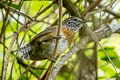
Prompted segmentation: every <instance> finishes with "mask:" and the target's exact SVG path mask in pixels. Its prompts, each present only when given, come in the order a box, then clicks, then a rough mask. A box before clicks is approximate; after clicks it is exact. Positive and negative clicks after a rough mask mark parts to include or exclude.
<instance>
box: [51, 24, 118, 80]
mask: <svg viewBox="0 0 120 80" xmlns="http://www.w3.org/2000/svg"><path fill="white" fill-rule="evenodd" d="M103 26H104V25H103ZM110 27H117V29H116V30H115V31H114V30H113V29H114V28H110ZM110 27H105V26H104V28H103V27H101V28H99V29H97V30H95V31H94V32H95V33H96V36H98V39H99V40H101V39H102V38H105V37H108V36H110V35H111V34H112V33H113V32H112V31H114V33H115V32H117V31H118V30H120V24H116V25H114V26H112V25H110ZM90 41H93V40H92V39H90V38H88V36H83V37H81V40H80V41H79V42H78V43H77V44H76V45H74V46H72V47H71V48H70V51H69V52H68V53H66V54H64V55H61V56H60V57H59V59H58V60H57V62H56V64H55V66H54V69H53V72H52V73H51V78H50V79H49V80H54V79H55V77H56V74H57V73H58V72H59V70H60V69H61V67H62V66H63V64H64V62H65V61H67V60H68V59H69V58H70V57H71V56H72V55H73V54H75V53H76V52H77V51H78V50H79V49H84V48H85V47H86V46H87V44H88V42H90Z"/></svg>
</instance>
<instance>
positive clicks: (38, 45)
mask: <svg viewBox="0 0 120 80" xmlns="http://www.w3.org/2000/svg"><path fill="white" fill-rule="evenodd" d="M82 24H83V23H82V19H81V18H78V17H70V18H67V19H66V20H64V21H63V22H62V27H61V32H60V39H59V42H58V48H57V54H60V53H62V52H64V51H65V50H66V49H67V48H68V47H69V46H70V45H71V43H72V41H73V40H74V37H75V34H76V33H77V32H78V30H79V29H80V28H81V27H82ZM57 28H58V25H57V26H53V27H48V28H47V29H45V30H44V31H43V32H40V33H39V34H37V35H36V36H35V37H33V38H32V40H31V41H30V42H29V43H28V44H26V45H25V46H24V47H22V48H20V49H19V52H20V53H22V57H23V58H25V59H30V60H34V61H36V60H43V59H50V58H51V59H52V57H53V55H54V50H55V45H56V38H57V37H56V34H57Z"/></svg>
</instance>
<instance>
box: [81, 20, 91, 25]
mask: <svg viewBox="0 0 120 80" xmlns="http://www.w3.org/2000/svg"><path fill="white" fill-rule="evenodd" d="M87 22H91V20H84V21H82V22H81V23H82V24H84V23H87Z"/></svg>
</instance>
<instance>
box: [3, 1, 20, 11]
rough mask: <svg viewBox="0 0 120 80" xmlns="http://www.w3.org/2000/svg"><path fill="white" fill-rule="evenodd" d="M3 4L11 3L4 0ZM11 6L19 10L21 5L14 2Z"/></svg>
mask: <svg viewBox="0 0 120 80" xmlns="http://www.w3.org/2000/svg"><path fill="white" fill-rule="evenodd" d="M3 4H5V5H7V6H8V5H9V3H8V2H7V1H4V2H3ZM10 7H12V8H15V9H17V10H19V9H20V6H19V5H16V4H13V3H11V4H10Z"/></svg>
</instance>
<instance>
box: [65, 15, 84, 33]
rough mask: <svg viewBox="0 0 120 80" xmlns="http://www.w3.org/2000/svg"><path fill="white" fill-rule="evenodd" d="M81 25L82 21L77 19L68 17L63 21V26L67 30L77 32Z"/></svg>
mask: <svg viewBox="0 0 120 80" xmlns="http://www.w3.org/2000/svg"><path fill="white" fill-rule="evenodd" d="M82 24H83V20H82V19H81V18H79V17H70V18H67V19H66V20H64V21H63V26H66V27H67V28H68V29H70V30H72V31H74V32H77V31H78V30H79V29H80V28H81V27H82Z"/></svg>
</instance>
